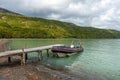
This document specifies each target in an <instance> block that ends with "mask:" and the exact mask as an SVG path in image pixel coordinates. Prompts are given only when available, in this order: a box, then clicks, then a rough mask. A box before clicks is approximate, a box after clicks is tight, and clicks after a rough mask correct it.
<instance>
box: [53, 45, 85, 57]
mask: <svg viewBox="0 0 120 80" xmlns="http://www.w3.org/2000/svg"><path fill="white" fill-rule="evenodd" d="M51 51H52V52H53V56H55V57H69V56H71V55H75V54H77V53H78V52H82V51H83V48H79V47H77V48H70V47H66V46H54V47H53V48H52V49H51Z"/></svg>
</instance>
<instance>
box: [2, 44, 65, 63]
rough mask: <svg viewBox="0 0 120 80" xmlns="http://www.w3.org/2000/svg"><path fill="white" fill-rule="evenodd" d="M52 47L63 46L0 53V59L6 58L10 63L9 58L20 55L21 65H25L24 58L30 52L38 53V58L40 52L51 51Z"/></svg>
mask: <svg viewBox="0 0 120 80" xmlns="http://www.w3.org/2000/svg"><path fill="white" fill-rule="evenodd" d="M53 46H63V44H54V45H48V46H40V47H35V48H26V49H18V50H11V51H5V52H0V57H8V61H9V62H10V56H13V55H17V54H21V65H24V64H25V61H26V60H25V58H26V55H25V54H28V53H30V52H38V57H39V58H40V57H41V56H40V55H41V54H42V50H47V54H48V50H49V49H51V48H52V47H53Z"/></svg>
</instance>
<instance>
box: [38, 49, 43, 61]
mask: <svg viewBox="0 0 120 80" xmlns="http://www.w3.org/2000/svg"><path fill="white" fill-rule="evenodd" d="M38 60H39V61H40V60H42V51H38Z"/></svg>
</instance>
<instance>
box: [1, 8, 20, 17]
mask: <svg viewBox="0 0 120 80" xmlns="http://www.w3.org/2000/svg"><path fill="white" fill-rule="evenodd" d="M0 12H1V13H11V14H18V13H15V12H12V11H10V10H7V9H4V8H1V7H0ZM18 15H20V14H18Z"/></svg>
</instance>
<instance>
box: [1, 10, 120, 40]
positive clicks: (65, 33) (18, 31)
mask: <svg viewBox="0 0 120 80" xmlns="http://www.w3.org/2000/svg"><path fill="white" fill-rule="evenodd" d="M0 38H120V32H119V31H115V30H105V29H97V28H92V27H80V26H77V25H75V24H72V23H66V22H60V21H55V20H47V19H42V18H33V17H26V16H22V15H19V14H16V13H13V12H9V11H5V10H4V9H2V10H1V8H0Z"/></svg>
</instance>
